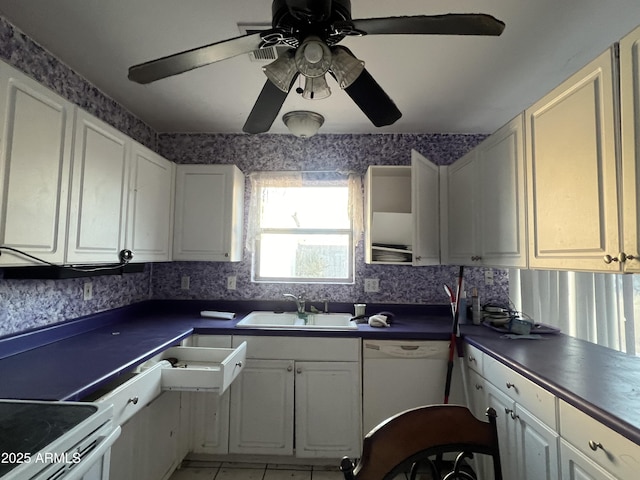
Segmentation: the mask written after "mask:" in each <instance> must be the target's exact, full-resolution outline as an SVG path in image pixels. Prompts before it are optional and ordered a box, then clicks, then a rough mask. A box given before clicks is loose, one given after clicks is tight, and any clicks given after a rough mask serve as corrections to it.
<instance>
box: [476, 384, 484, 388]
mask: <svg viewBox="0 0 640 480" xmlns="http://www.w3.org/2000/svg"><path fill="white" fill-rule="evenodd" d="M483 388H484V387H483V386H482V385H480V384H479V383H476V390H482V389H483Z"/></svg>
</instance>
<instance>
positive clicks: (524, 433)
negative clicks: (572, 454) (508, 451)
mask: <svg viewBox="0 0 640 480" xmlns="http://www.w3.org/2000/svg"><path fill="white" fill-rule="evenodd" d="M514 420H516V423H517V435H518V442H517V448H518V470H519V472H518V473H519V475H518V476H517V477H514V478H520V479H522V480H558V478H559V471H560V464H559V463H558V448H559V445H558V439H559V435H558V434H557V433H556V432H554V431H553V430H551V429H550V428H549V427H547V426H546V425H545V424H544V423H542V422H541V421H540V420H538V419H537V418H536V417H534V416H533V415H531V414H530V413H529V412H527V411H526V410H525V409H524V408H522V407H520V406H519V405H517V404H516V412H515V419H514Z"/></svg>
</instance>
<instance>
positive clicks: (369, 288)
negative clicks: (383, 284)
mask: <svg viewBox="0 0 640 480" xmlns="http://www.w3.org/2000/svg"><path fill="white" fill-rule="evenodd" d="M364 291H365V292H379V291H380V280H379V279H377V278H365V279H364Z"/></svg>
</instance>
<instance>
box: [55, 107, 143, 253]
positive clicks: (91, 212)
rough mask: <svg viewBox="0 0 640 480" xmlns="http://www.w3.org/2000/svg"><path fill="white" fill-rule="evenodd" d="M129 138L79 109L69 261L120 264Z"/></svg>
mask: <svg viewBox="0 0 640 480" xmlns="http://www.w3.org/2000/svg"><path fill="white" fill-rule="evenodd" d="M129 142H130V140H129V138H128V137H127V136H126V135H124V134H123V133H121V132H119V131H118V130H116V129H115V128H113V127H111V126H110V125H107V124H106V123H104V122H102V121H100V120H98V119H96V118H95V117H93V116H91V115H89V114H88V113H86V112H84V111H82V110H78V111H77V114H76V127H75V145H74V155H73V174H72V187H71V208H70V210H69V221H70V223H69V240H68V245H67V262H68V263H87V262H109V263H117V262H119V260H120V258H119V254H120V251H121V250H122V249H123V248H124V244H125V231H126V224H127V222H126V216H127V215H126V214H127V197H128V193H129V189H128V179H129V145H130V143H129Z"/></svg>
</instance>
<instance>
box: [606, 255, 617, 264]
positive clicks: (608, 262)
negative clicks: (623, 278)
mask: <svg viewBox="0 0 640 480" xmlns="http://www.w3.org/2000/svg"><path fill="white" fill-rule="evenodd" d="M602 259H603V260H604V263H606V264H607V265H609V264H610V263H611V262H619V261H620V259H619V258H618V257H612V256H611V255H605V256H604V257H602Z"/></svg>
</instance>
